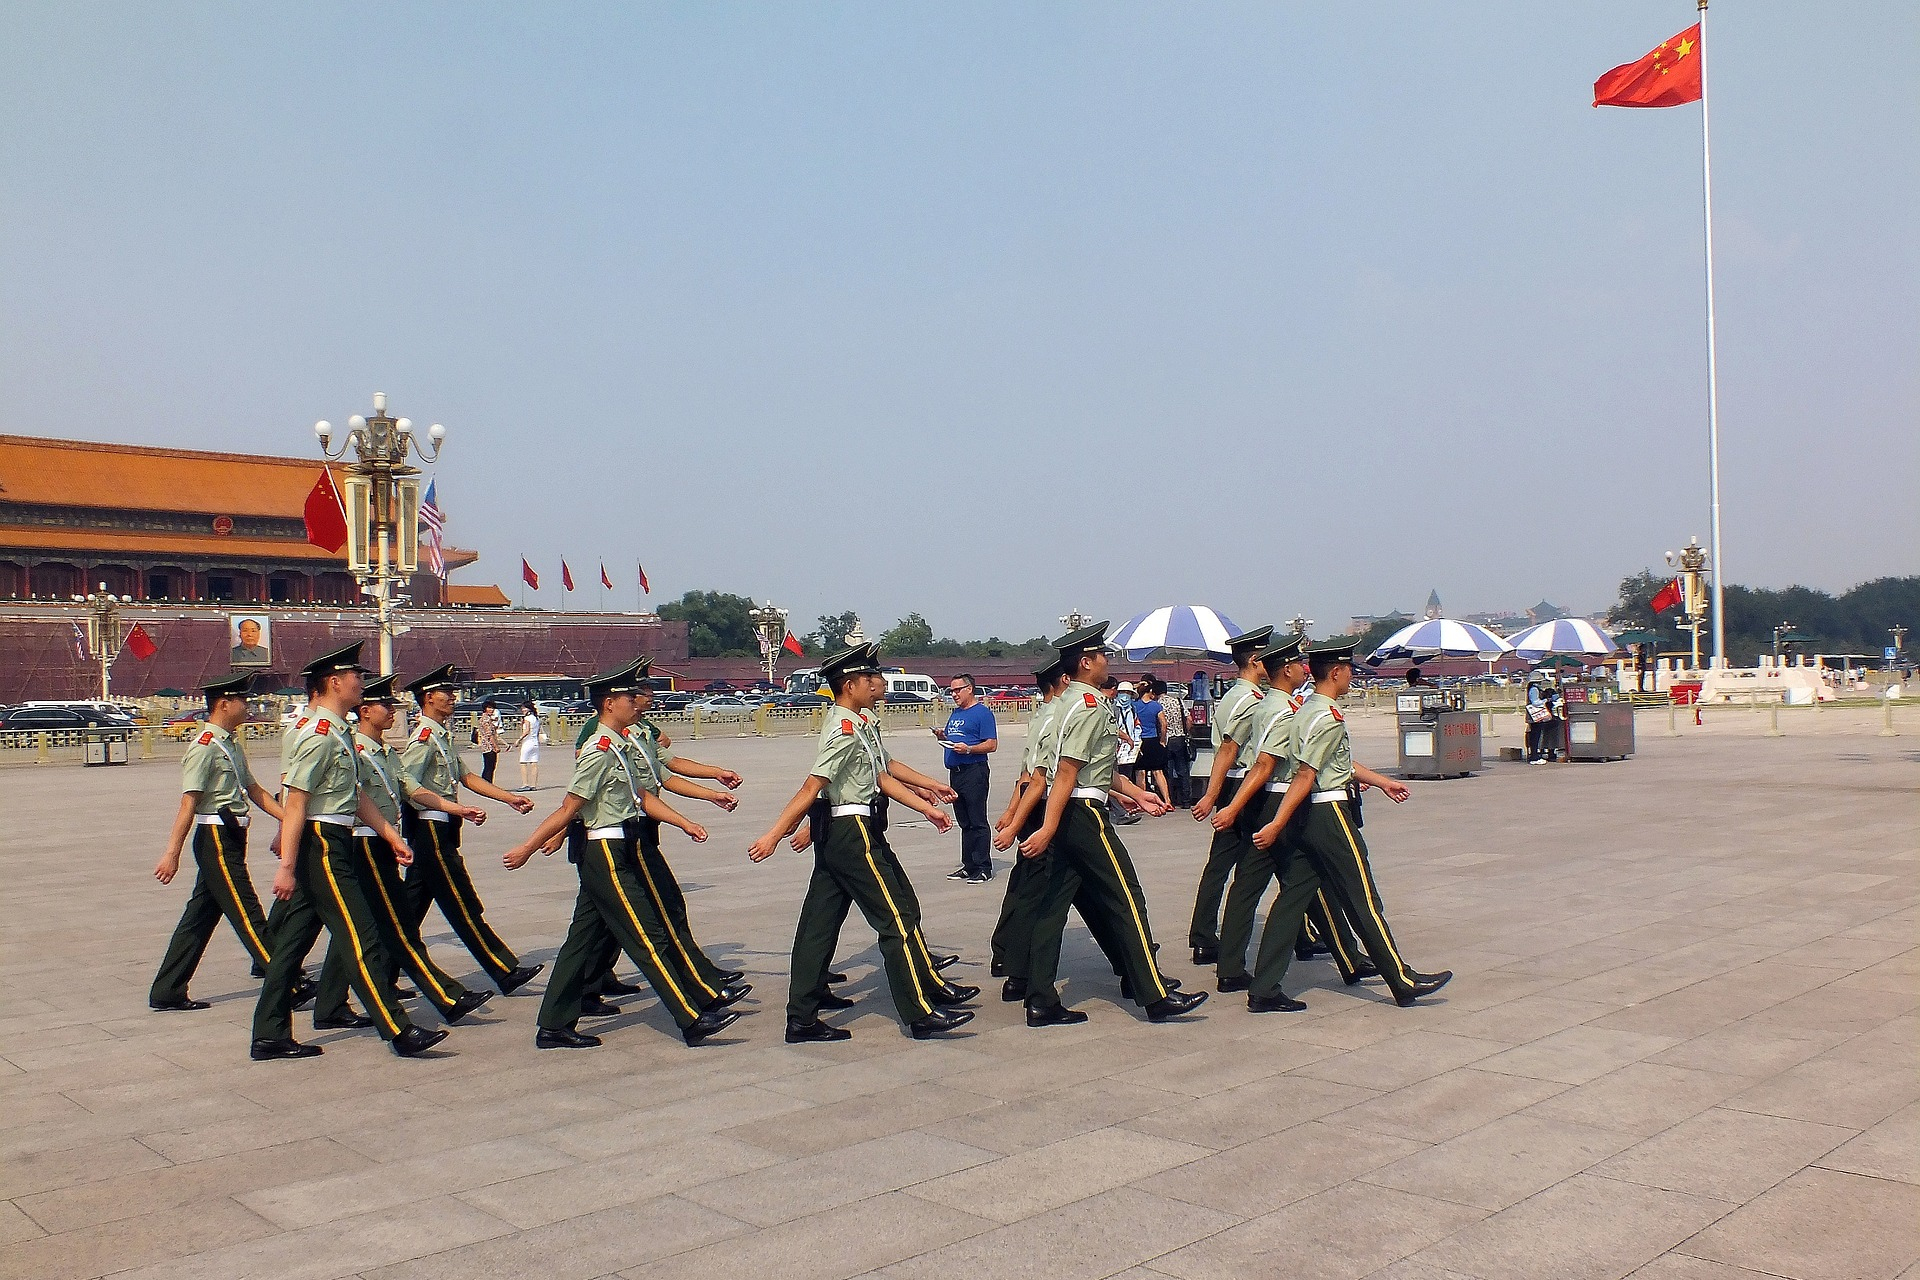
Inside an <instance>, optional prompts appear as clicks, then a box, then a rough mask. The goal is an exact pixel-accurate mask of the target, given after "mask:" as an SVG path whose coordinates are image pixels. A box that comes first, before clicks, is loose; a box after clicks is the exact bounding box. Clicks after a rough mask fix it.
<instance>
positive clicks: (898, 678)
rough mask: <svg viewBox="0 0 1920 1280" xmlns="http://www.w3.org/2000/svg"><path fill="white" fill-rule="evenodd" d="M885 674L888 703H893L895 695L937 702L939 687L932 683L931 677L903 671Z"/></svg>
mask: <svg viewBox="0 0 1920 1280" xmlns="http://www.w3.org/2000/svg"><path fill="white" fill-rule="evenodd" d="M886 674H887V698H888V700H889V701H894V700H895V697H894V695H896V694H908V695H911V696H912V697H914V698H916V699H918V700H920V701H922V702H937V701H939V699H940V686H939V685H937V684H935V683H934V682H933V677H932V676H916V675H912V674H910V673H908V672H905V671H889V672H887V673H886Z"/></svg>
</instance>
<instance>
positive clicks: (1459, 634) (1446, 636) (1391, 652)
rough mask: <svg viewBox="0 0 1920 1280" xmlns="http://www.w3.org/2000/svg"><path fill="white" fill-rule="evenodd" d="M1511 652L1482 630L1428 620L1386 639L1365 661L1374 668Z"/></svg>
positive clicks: (1445, 621) (1464, 623)
mask: <svg viewBox="0 0 1920 1280" xmlns="http://www.w3.org/2000/svg"><path fill="white" fill-rule="evenodd" d="M1512 652H1513V646H1512V645H1510V644H1508V643H1507V642H1506V641H1505V640H1502V639H1501V638H1500V637H1499V636H1497V635H1495V634H1493V632H1491V631H1489V630H1487V629H1486V628H1485V627H1482V626H1476V625H1475V624H1473V623H1471V622H1455V621H1454V620H1453V619H1452V618H1429V619H1427V620H1426V621H1425V622H1416V623H1414V624H1413V625H1412V626H1408V627H1402V628H1400V630H1398V631H1396V632H1394V633H1393V634H1392V635H1390V636H1388V637H1387V639H1386V643H1384V644H1382V645H1381V646H1380V647H1379V648H1378V649H1375V650H1374V651H1373V656H1372V657H1370V658H1368V659H1367V661H1368V662H1369V663H1370V664H1372V665H1374V666H1378V665H1379V664H1380V663H1382V662H1392V661H1395V660H1396V659H1399V658H1412V657H1416V656H1420V657H1432V656H1435V655H1442V656H1445V657H1449V658H1480V659H1486V658H1497V657H1499V656H1500V655H1501V654H1503V653H1512Z"/></svg>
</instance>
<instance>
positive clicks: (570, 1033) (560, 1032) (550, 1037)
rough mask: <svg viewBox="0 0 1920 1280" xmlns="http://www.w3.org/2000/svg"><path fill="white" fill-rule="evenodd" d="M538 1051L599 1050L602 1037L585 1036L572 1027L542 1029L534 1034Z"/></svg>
mask: <svg viewBox="0 0 1920 1280" xmlns="http://www.w3.org/2000/svg"><path fill="white" fill-rule="evenodd" d="M533 1047H534V1048H536V1049H598V1048H599V1047H600V1037H599V1036H590V1035H585V1034H583V1033H581V1032H578V1031H575V1030H574V1029H573V1028H572V1027H541V1028H540V1029H539V1030H538V1031H536V1032H534V1033H533Z"/></svg>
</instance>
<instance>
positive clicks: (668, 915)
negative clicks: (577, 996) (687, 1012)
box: [587, 819, 726, 1004]
mask: <svg viewBox="0 0 1920 1280" xmlns="http://www.w3.org/2000/svg"><path fill="white" fill-rule="evenodd" d="M634 854H635V857H634V860H633V862H632V864H631V865H632V870H633V872H634V874H635V875H636V876H637V877H638V878H639V881H640V885H641V888H643V889H644V890H646V894H647V900H648V901H649V902H651V903H652V904H653V911H654V914H655V915H656V916H658V917H659V918H660V922H661V923H662V924H663V925H664V926H665V927H666V930H667V943H668V945H669V946H670V947H671V948H672V950H673V954H674V955H675V956H676V957H678V959H679V961H680V963H681V965H682V967H684V968H685V969H686V970H687V972H688V973H690V974H691V975H692V976H693V979H694V982H695V985H696V987H697V989H698V993H699V994H698V999H699V1000H700V1002H701V1003H702V1004H706V1003H708V1002H711V1001H712V1000H714V999H716V998H717V997H718V996H719V994H720V988H721V987H723V986H724V985H726V984H725V983H723V982H722V981H721V980H720V974H721V969H720V966H719V965H717V964H715V963H714V961H713V958H712V957H711V956H709V955H708V954H707V953H706V952H705V951H704V950H702V949H701V946H700V944H699V942H698V941H696V940H695V939H694V936H693V927H692V926H691V925H690V924H688V923H687V895H686V893H685V892H684V891H682V890H681V888H680V881H679V880H678V879H677V878H676V877H675V876H674V874H673V867H672V866H671V865H670V864H669V863H668V862H667V858H666V855H665V854H664V853H663V852H662V851H661V849H660V824H659V823H657V822H652V821H649V820H647V819H642V820H641V823H640V839H639V841H638V842H637V844H636V845H635V848H634ZM619 959H620V943H619V942H618V941H617V940H616V939H615V938H613V937H612V935H608V938H607V941H606V943H605V944H604V946H603V948H602V952H601V958H600V962H599V963H598V965H597V966H596V969H595V971H594V973H593V974H592V976H591V978H590V980H589V982H588V986H587V990H588V991H589V992H592V993H594V994H596V995H597V994H599V992H600V987H601V983H602V982H604V981H605V979H607V978H609V977H611V976H612V975H613V969H614V965H615V964H617V963H618V962H619Z"/></svg>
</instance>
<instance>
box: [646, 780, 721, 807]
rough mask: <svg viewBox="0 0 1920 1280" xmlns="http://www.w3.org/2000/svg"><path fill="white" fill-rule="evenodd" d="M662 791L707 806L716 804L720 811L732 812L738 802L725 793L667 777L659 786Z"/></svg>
mask: <svg viewBox="0 0 1920 1280" xmlns="http://www.w3.org/2000/svg"><path fill="white" fill-rule="evenodd" d="M660 786H661V789H662V790H666V791H671V792H673V794H675V795H677V796H685V797H686V798H687V799H689V800H705V801H706V802H707V803H708V804H717V805H719V806H720V807H721V808H722V809H726V810H728V811H732V809H733V808H734V806H735V805H737V804H739V803H740V802H739V801H738V800H736V799H734V798H733V796H732V794H731V793H729V792H726V791H715V790H714V789H713V788H712V787H696V786H694V785H693V784H692V783H691V782H687V781H686V780H684V779H682V778H674V777H669V778H666V779H665V780H663V781H662V782H661V784H660Z"/></svg>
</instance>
